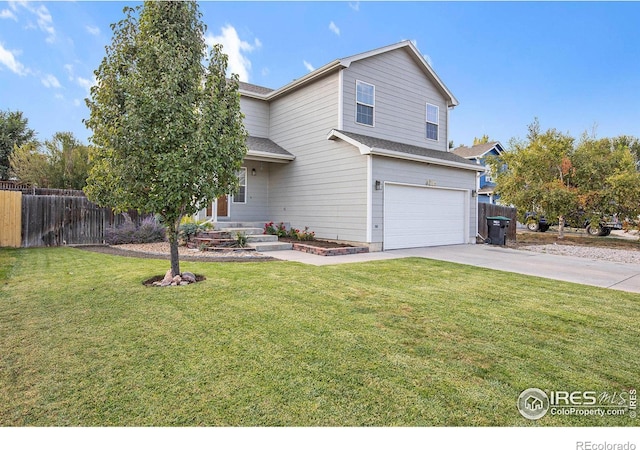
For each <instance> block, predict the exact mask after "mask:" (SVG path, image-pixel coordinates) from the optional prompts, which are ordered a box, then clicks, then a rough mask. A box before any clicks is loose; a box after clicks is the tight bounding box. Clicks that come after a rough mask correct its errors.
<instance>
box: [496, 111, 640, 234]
mask: <svg viewBox="0 0 640 450" xmlns="http://www.w3.org/2000/svg"><path fill="white" fill-rule="evenodd" d="M632 143H633V140H632V139H629V138H627V137H618V138H613V139H609V138H605V139H596V138H595V137H591V136H588V135H587V134H584V135H583V136H582V138H581V139H580V141H579V142H578V143H577V144H575V143H574V139H573V138H572V137H571V136H569V135H566V134H563V133H560V132H558V131H557V130H554V129H551V130H548V131H546V132H544V133H542V132H541V131H540V125H539V123H538V121H537V120H535V121H534V122H533V124H531V125H530V126H529V134H528V136H527V140H525V141H518V140H513V139H512V140H511V142H510V147H511V149H510V150H511V151H509V152H505V153H504V154H502V155H501V157H500V160H497V159H495V160H492V161H490V164H491V165H492V167H493V169H494V170H495V172H496V173H497V174H498V175H497V177H496V183H497V186H496V192H498V193H500V195H501V199H502V201H504V202H506V203H511V204H513V205H515V206H516V207H517V208H518V215H519V219H520V220H524V215H525V214H526V213H527V212H533V213H535V214H537V215H545V216H547V218H552V217H557V218H558V222H559V231H558V237H559V238H560V239H561V238H563V237H564V222H565V218H566V217H569V216H574V217H575V216H576V215H578V220H580V221H583V220H589V221H590V222H591V223H599V222H600V220H601V219H603V218H606V217H609V216H613V215H614V214H617V215H618V217H619V218H623V219H624V218H627V219H630V220H633V221H635V220H636V219H637V217H638V214H639V213H640V172H638V171H637V170H636V162H637V159H636V158H635V156H634V153H633V151H632V149H631V148H630V144H632ZM502 164H504V166H502Z"/></svg>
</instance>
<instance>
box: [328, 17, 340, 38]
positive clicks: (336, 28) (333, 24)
mask: <svg viewBox="0 0 640 450" xmlns="http://www.w3.org/2000/svg"><path fill="white" fill-rule="evenodd" d="M329 29H330V30H331V31H333V32H334V33H335V34H336V35H338V36H340V28H338V26H337V25H336V24H335V23H333V20H332V21H331V23H330V24H329Z"/></svg>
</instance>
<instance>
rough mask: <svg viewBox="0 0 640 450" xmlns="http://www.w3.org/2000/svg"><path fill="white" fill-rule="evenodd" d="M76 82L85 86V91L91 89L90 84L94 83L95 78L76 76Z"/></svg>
mask: <svg viewBox="0 0 640 450" xmlns="http://www.w3.org/2000/svg"><path fill="white" fill-rule="evenodd" d="M76 82H77V83H78V84H79V85H80V86H82V87H83V88H85V89H86V90H87V91H89V90H90V89H91V86H94V85H95V84H96V78H95V77H93V79H92V80H88V79H86V78H82V77H77V78H76Z"/></svg>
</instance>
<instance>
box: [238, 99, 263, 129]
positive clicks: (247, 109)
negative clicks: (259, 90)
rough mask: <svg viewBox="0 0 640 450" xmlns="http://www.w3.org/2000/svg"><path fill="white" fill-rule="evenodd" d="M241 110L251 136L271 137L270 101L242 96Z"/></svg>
mask: <svg viewBox="0 0 640 450" xmlns="http://www.w3.org/2000/svg"><path fill="white" fill-rule="evenodd" d="M240 110H241V111H242V113H243V114H244V116H245V117H244V126H245V128H246V130H247V133H249V136H255V137H263V138H268V137H269V103H267V102H266V101H264V100H258V99H255V98H250V97H240Z"/></svg>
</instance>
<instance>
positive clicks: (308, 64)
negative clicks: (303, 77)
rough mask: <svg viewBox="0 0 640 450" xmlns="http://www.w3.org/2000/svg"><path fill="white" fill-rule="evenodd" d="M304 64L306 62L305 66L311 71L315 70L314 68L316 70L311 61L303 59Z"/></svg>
mask: <svg viewBox="0 0 640 450" xmlns="http://www.w3.org/2000/svg"><path fill="white" fill-rule="evenodd" d="M302 64H304V66H305V67H306V68H307V70H308V71H309V72H313V71H314V70H316V69H314V67H313V66H312V65H311V63H309V62H307V61H304V60H303V61H302Z"/></svg>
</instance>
